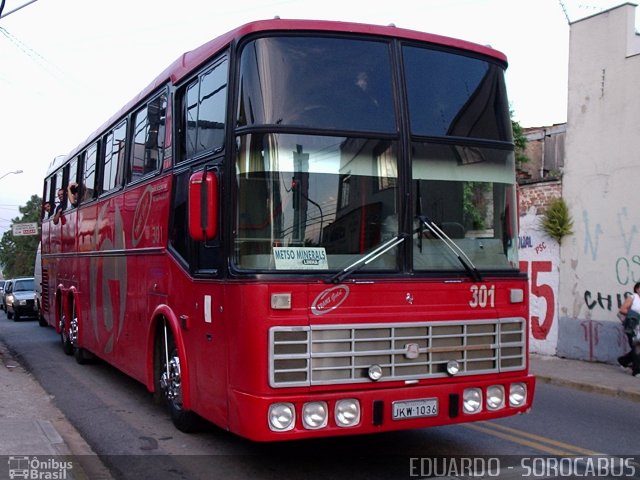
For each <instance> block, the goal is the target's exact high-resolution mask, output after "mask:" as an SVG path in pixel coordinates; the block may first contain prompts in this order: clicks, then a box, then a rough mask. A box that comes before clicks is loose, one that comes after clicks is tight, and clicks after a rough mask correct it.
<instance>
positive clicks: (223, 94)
mask: <svg viewBox="0 0 640 480" xmlns="http://www.w3.org/2000/svg"><path fill="white" fill-rule="evenodd" d="M227 63H228V62H227V60H226V58H225V59H223V60H222V61H220V62H218V63H217V64H216V65H214V66H213V67H212V68H210V69H209V70H207V71H206V72H205V73H203V74H202V75H201V76H200V77H199V79H198V81H197V82H195V83H193V84H191V85H189V87H188V88H187V91H186V94H185V99H184V114H185V118H184V120H183V122H184V127H185V130H186V132H185V138H184V149H185V154H186V158H191V157H193V156H195V155H198V154H200V153H203V152H206V151H219V150H221V149H222V147H223V146H224V121H225V115H226V107H227V69H228V68H227Z"/></svg>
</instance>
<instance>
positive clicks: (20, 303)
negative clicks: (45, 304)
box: [18, 300, 27, 305]
mask: <svg viewBox="0 0 640 480" xmlns="http://www.w3.org/2000/svg"><path fill="white" fill-rule="evenodd" d="M26 304H27V301H26V300H19V301H18V305H26Z"/></svg>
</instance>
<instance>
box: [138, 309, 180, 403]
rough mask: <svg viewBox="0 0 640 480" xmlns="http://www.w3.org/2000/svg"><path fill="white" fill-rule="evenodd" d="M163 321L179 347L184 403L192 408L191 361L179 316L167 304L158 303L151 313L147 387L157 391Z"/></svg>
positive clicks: (147, 357)
mask: <svg viewBox="0 0 640 480" xmlns="http://www.w3.org/2000/svg"><path fill="white" fill-rule="evenodd" d="M162 322H166V324H167V327H168V328H169V331H170V333H171V335H172V336H173V341H174V342H175V344H176V347H177V348H178V358H179V359H180V380H181V382H182V404H183V406H184V408H185V410H191V394H190V392H191V381H190V378H191V377H190V375H189V362H188V360H187V355H186V348H185V343H184V338H183V336H182V329H181V328H180V322H179V320H178V317H177V316H176V315H175V313H174V312H173V310H172V309H171V308H170V307H169V306H168V305H165V304H162V305H158V306H157V307H156V308H155V309H154V311H153V313H152V315H151V321H150V322H149V329H148V331H147V349H146V350H147V352H146V360H147V367H146V381H145V383H146V387H147V389H148V390H149V391H150V392H155V389H156V384H155V375H154V373H155V351H156V343H157V342H158V341H161V340H162V337H161V336H160V335H159V334H158V329H159V328H160V326H161V325H162Z"/></svg>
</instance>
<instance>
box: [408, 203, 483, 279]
mask: <svg viewBox="0 0 640 480" xmlns="http://www.w3.org/2000/svg"><path fill="white" fill-rule="evenodd" d="M416 218H417V219H418V220H420V222H422V223H423V224H424V226H425V227H427V228H428V229H429V230H430V231H431V233H433V234H434V235H435V236H436V237H437V238H438V239H439V240H441V241H442V242H443V243H444V244H445V245H446V246H447V247H448V248H449V250H451V252H452V253H453V254H454V255H455V256H456V257H457V258H458V261H459V262H460V263H461V264H462V266H463V267H464V269H465V270H466V272H467V274H468V275H469V277H471V280H473V281H474V282H481V281H482V276H481V275H480V272H478V269H477V268H476V266H475V265H474V264H473V262H472V261H471V260H470V259H469V257H468V256H467V254H466V253H464V250H462V249H461V248H460V247H459V246H458V244H457V243H456V242H454V241H453V240H451V237H449V235H447V234H446V233H444V232H443V231H442V229H441V228H440V227H438V225H436V224H435V223H434V222H433V221H431V219H429V217H427V216H426V215H416ZM463 257H464V258H463Z"/></svg>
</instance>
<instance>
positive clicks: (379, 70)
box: [238, 37, 396, 132]
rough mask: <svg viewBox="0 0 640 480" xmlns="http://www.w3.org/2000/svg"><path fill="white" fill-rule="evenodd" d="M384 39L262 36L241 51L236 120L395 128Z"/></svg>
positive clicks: (264, 122)
mask: <svg viewBox="0 0 640 480" xmlns="http://www.w3.org/2000/svg"><path fill="white" fill-rule="evenodd" d="M390 65H391V60H390V57H389V46H388V45H387V44H386V43H381V42H372V41H359V40H353V39H349V40H346V39H338V38H323V37H284V38H263V39H259V40H255V41H253V42H251V43H249V44H248V45H247V46H246V47H245V48H244V49H243V51H242V60H241V67H240V75H241V78H240V81H241V84H240V103H239V108H240V110H239V112H238V125H239V126H245V125H263V124H277V125H295V126H304V127H317V128H329V129H340V130H358V131H379V132H394V131H395V125H396V122H395V113H394V108H393V94H392V82H391V69H390Z"/></svg>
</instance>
